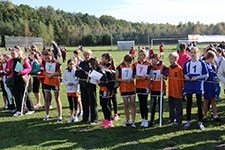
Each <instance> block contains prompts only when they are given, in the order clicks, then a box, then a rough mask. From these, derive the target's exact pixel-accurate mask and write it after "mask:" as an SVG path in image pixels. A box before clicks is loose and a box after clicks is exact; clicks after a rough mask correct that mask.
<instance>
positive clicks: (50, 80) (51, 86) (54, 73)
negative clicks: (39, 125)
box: [42, 51, 62, 122]
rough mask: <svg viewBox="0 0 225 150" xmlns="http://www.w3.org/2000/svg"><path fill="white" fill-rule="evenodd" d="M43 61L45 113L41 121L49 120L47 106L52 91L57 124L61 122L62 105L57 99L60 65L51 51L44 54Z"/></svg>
mask: <svg viewBox="0 0 225 150" xmlns="http://www.w3.org/2000/svg"><path fill="white" fill-rule="evenodd" d="M44 56H45V61H43V62H42V63H43V66H44V74H45V76H46V77H45V79H44V91H45V111H46V116H45V118H44V119H43V121H45V120H48V119H49V105H50V93H51V90H53V91H54V95H55V100H56V102H57V109H58V120H57V122H60V121H62V104H61V101H60V97H59V90H60V89H59V86H60V82H59V78H60V76H61V74H62V70H61V67H60V63H58V61H57V60H55V58H54V56H53V53H52V52H51V51H45V52H44Z"/></svg>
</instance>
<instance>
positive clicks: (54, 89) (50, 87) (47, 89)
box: [42, 84, 60, 92]
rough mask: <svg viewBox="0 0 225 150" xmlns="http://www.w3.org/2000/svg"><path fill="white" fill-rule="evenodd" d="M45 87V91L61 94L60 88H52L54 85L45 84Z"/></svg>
mask: <svg viewBox="0 0 225 150" xmlns="http://www.w3.org/2000/svg"><path fill="white" fill-rule="evenodd" d="M42 86H43V87H44V91H51V90H52V91H54V92H59V90H60V88H59V86H52V85H46V84H43V85H42Z"/></svg>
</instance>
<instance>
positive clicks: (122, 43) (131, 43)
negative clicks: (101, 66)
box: [117, 41, 135, 50]
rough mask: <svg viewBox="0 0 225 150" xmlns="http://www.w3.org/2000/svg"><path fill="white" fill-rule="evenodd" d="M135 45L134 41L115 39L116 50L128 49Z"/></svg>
mask: <svg viewBox="0 0 225 150" xmlns="http://www.w3.org/2000/svg"><path fill="white" fill-rule="evenodd" d="M134 46H135V41H117V48H118V50H130V49H131V47H134Z"/></svg>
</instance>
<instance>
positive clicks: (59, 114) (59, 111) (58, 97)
mask: <svg viewBox="0 0 225 150" xmlns="http://www.w3.org/2000/svg"><path fill="white" fill-rule="evenodd" d="M54 94H55V100H56V103H57V109H58V116H59V117H62V104H61V100H60V96H59V91H57V92H54Z"/></svg>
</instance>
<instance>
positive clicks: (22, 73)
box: [20, 58, 31, 75]
mask: <svg viewBox="0 0 225 150" xmlns="http://www.w3.org/2000/svg"><path fill="white" fill-rule="evenodd" d="M23 66H24V69H23V70H21V71H20V74H21V75H25V74H28V73H30V72H31V66H30V64H29V62H28V59H27V58H25V60H24V65H23Z"/></svg>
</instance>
